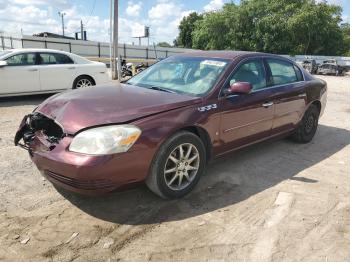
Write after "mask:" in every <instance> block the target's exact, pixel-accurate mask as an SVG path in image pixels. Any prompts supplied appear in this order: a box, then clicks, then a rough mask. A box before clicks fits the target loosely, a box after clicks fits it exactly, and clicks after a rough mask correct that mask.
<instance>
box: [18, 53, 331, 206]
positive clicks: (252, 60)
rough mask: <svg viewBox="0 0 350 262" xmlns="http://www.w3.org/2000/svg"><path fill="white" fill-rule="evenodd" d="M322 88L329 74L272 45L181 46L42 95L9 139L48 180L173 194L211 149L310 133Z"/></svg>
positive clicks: (187, 183)
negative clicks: (109, 77)
mask: <svg viewBox="0 0 350 262" xmlns="http://www.w3.org/2000/svg"><path fill="white" fill-rule="evenodd" d="M326 94H327V85H326V82H324V81H322V80H319V79H315V78H314V77H313V76H311V75H310V74H308V73H307V72H305V71H304V70H303V69H302V68H300V67H299V66H298V65H297V64H295V63H294V62H292V61H290V60H288V59H286V58H283V57H280V56H277V55H270V54H263V53H249V52H216V51H213V52H202V51H200V52H194V53H187V54H181V55H177V56H173V57H170V58H168V59H165V60H163V61H161V62H159V63H157V64H155V65H153V66H151V67H150V68H148V69H147V70H145V71H143V72H142V73H140V74H138V75H137V76H135V77H133V78H131V79H130V80H129V81H127V82H126V83H124V84H120V85H119V86H115V85H111V86H104V87H92V88H87V89H82V90H74V91H68V92H64V93H61V94H57V95H55V96H52V97H50V98H48V99H47V100H46V101H45V102H43V103H42V104H41V105H39V106H38V108H36V109H35V110H34V112H32V113H31V114H29V115H27V116H25V118H24V119H23V121H22V124H21V126H20V128H19V130H18V132H17V134H16V138H15V144H16V145H21V146H22V147H24V148H26V149H27V150H28V151H29V154H30V157H31V159H32V160H33V161H34V163H35V164H36V166H37V167H38V169H39V170H40V171H41V172H42V174H43V175H44V176H45V177H46V178H47V179H48V180H50V181H51V182H52V183H53V184H56V185H58V186H61V187H64V188H66V189H69V190H72V191H75V192H80V193H85V194H92V193H102V192H108V191H112V190H115V189H117V188H120V187H122V186H125V185H128V184H131V183H135V182H141V181H145V182H146V184H147V185H148V187H149V188H150V189H151V190H152V191H153V192H154V193H156V194H158V195H159V196H161V197H163V198H168V199H171V198H178V197H182V196H184V195H185V194H187V193H189V192H190V191H191V190H192V189H193V188H194V186H195V185H196V184H197V182H198V180H199V179H200V177H201V175H202V174H203V172H204V170H205V166H206V164H207V162H208V161H209V160H210V159H212V158H214V157H217V156H220V155H222V154H224V153H227V152H230V151H233V150H236V149H239V148H242V147H245V146H248V145H251V144H253V143H257V142H260V141H263V140H266V139H268V138H272V137H277V136H278V137H279V136H281V137H282V136H291V137H292V138H293V139H294V140H295V141H296V142H300V143H307V142H309V141H311V139H312V138H313V136H314V135H315V132H316V129H317V125H318V119H319V117H320V115H321V114H322V113H323V111H324V108H325V105H326ZM22 140H23V142H22Z"/></svg>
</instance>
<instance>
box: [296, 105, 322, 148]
mask: <svg viewBox="0 0 350 262" xmlns="http://www.w3.org/2000/svg"><path fill="white" fill-rule="evenodd" d="M319 116H320V111H319V110H318V108H317V106H316V105H311V106H310V107H309V109H308V110H307V111H306V112H305V114H304V117H303V119H302V120H301V122H300V124H299V126H298V128H297V130H296V131H295V133H294V134H293V135H292V139H293V140H294V141H295V142H297V143H303V144H306V143H309V142H310V141H311V140H312V139H313V137H314V136H315V134H316V131H317V127H318V119H319Z"/></svg>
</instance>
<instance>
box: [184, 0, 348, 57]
mask: <svg viewBox="0 0 350 262" xmlns="http://www.w3.org/2000/svg"><path fill="white" fill-rule="evenodd" d="M341 13H342V9H341V8H340V7H339V6H337V5H330V4H328V3H327V2H326V1H322V2H320V1H315V0H241V2H240V4H238V5H236V4H233V3H230V4H226V5H224V7H223V9H222V10H219V11H216V12H210V13H205V14H204V15H203V17H202V19H200V20H197V21H196V22H195V23H194V29H193V31H192V34H191V35H192V47H193V48H198V49H205V50H208V49H231V50H247V51H261V52H268V53H278V54H290V55H294V54H309V55H312V54H315V55H321V54H323V55H338V54H343V53H345V52H347V51H348V50H349V49H350V32H349V31H350V27H349V28H348V29H347V28H346V27H344V28H342V27H341V26H340V23H341ZM180 32H181V30H180Z"/></svg>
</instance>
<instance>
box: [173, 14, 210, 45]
mask: <svg viewBox="0 0 350 262" xmlns="http://www.w3.org/2000/svg"><path fill="white" fill-rule="evenodd" d="M202 19H203V15H199V14H197V13H196V12H193V13H190V14H189V15H188V16H186V17H184V18H183V19H182V21H181V23H180V25H179V29H180V33H179V36H178V37H177V39H176V43H175V42H174V45H175V46H181V47H186V48H191V47H192V32H193V31H194V28H195V24H196V23H197V22H199V21H201V20H202Z"/></svg>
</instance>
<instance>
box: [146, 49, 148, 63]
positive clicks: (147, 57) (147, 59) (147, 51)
mask: <svg viewBox="0 0 350 262" xmlns="http://www.w3.org/2000/svg"><path fill="white" fill-rule="evenodd" d="M146 60H147V67H148V48H147V47H146Z"/></svg>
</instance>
